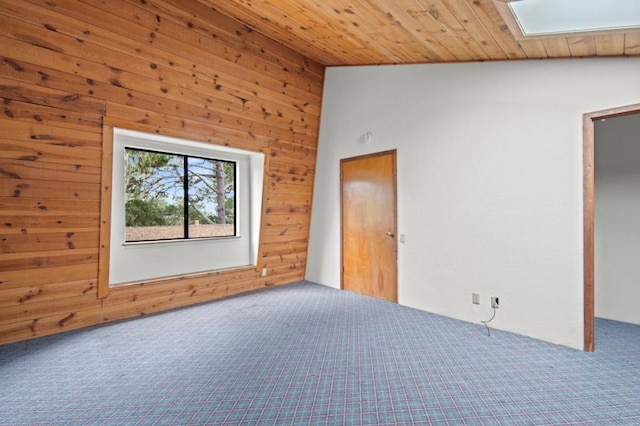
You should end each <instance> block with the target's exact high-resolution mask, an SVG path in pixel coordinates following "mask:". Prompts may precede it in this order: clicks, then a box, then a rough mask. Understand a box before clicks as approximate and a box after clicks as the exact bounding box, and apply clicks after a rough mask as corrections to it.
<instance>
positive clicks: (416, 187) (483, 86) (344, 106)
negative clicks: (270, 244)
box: [307, 58, 640, 348]
mask: <svg viewBox="0 0 640 426" xmlns="http://www.w3.org/2000/svg"><path fill="white" fill-rule="evenodd" d="M639 76H640V59H638V58H633V59H631V58H617V59H580V60H578V59H573V60H555V61H551V60H548V61H522V62H492V63H468V64H438V65H405V66H377V67H375V66H374V67H346V68H329V69H327V72H326V78H325V89H324V98H323V108H322V121H321V128H320V139H319V151H318V161H317V170H316V181H315V189H314V200H313V215H312V222H311V235H310V246H309V260H308V266H307V279H309V280H311V281H315V282H318V283H321V284H325V285H328V286H332V287H339V286H340V273H339V267H340V241H339V239H340V194H339V188H340V185H339V159H341V158H346V157H351V156H356V155H361V154H366V153H370V152H376V151H383V150H388V149H393V148H397V150H398V232H399V233H403V234H406V243H405V244H400V245H399V246H400V247H399V258H398V264H399V302H400V303H401V304H403V305H408V306H412V307H415V308H419V309H424V310H427V311H431V312H435V313H439V314H443V315H447V316H451V317H454V318H459V319H463V320H467V321H471V322H474V323H477V322H479V321H480V320H481V319H488V318H489V317H490V315H491V308H490V305H489V297H490V296H498V297H500V298H501V307H500V309H499V312H498V315H497V317H496V318H495V320H494V321H493V322H492V323H491V324H492V325H493V326H494V327H497V328H500V329H505V330H511V331H514V332H517V333H520V334H524V335H529V336H533V337H536V338H540V339H544V340H548V341H551V342H556V343H560V344H565V345H568V346H572V347H576V348H582V345H583V343H582V341H583V325H582V323H583V273H582V229H583V228H582V114H583V113H585V112H590V111H596V110H601V109H605V108H610V107H614V106H620V105H626V104H632V103H637V102H640V78H639ZM365 132H372V133H373V142H372V143H371V144H367V145H363V144H360V143H359V140H360V138H361V136H362V135H363V134H364V133H365ZM473 291H478V292H480V294H481V305H480V306H477V305H472V304H471V293H472V292H473Z"/></svg>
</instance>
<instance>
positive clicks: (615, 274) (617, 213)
mask: <svg viewBox="0 0 640 426" xmlns="http://www.w3.org/2000/svg"><path fill="white" fill-rule="evenodd" d="M595 141H596V144H595V148H596V149H595V160H596V161H595V184H596V196H595V272H596V274H595V290H596V292H595V295H596V298H595V302H596V303H595V308H596V316H598V317H602V318H609V319H613V320H617V321H624V322H630V323H633V324H640V307H639V306H638V301H640V114H634V115H629V116H625V117H618V118H613V119H608V120H606V121H600V122H597V123H596V125H595Z"/></svg>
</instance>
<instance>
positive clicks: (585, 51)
mask: <svg viewBox="0 0 640 426" xmlns="http://www.w3.org/2000/svg"><path fill="white" fill-rule="evenodd" d="M567 42H568V43H569V50H570V51H571V56H575V57H585V56H595V55H596V41H595V39H594V38H593V36H587V35H585V36H572V37H567Z"/></svg>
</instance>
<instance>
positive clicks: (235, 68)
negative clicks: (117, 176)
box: [0, 0, 324, 344]
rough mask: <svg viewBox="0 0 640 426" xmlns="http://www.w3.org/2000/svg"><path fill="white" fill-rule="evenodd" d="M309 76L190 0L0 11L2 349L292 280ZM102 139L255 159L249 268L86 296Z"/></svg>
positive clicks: (316, 94) (303, 232)
mask: <svg viewBox="0 0 640 426" xmlns="http://www.w3.org/2000/svg"><path fill="white" fill-rule="evenodd" d="M178 5H179V6H178ZM323 75H324V68H323V67H322V66H321V65H320V64H318V63H315V62H313V61H311V60H309V59H307V58H305V57H303V56H301V55H299V54H297V53H295V52H293V51H291V50H289V49H287V48H286V47H284V46H282V45H280V44H278V43H276V42H273V41H271V40H269V39H267V38H266V37H263V36H261V35H260V34H258V33H256V32H254V31H252V30H251V29H249V28H247V27H245V26H243V25H242V24H239V23H238V22H236V21H233V20H231V19H229V18H227V17H225V16H223V15H220V14H219V13H217V12H215V11H213V10H211V9H210V8H208V7H206V6H204V5H203V4H202V3H199V2H198V1H197V0H184V1H181V2H175V1H170V0H138V1H136V0H108V1H107V0H102V1H101V0H81V1H80V0H55V2H52V1H48V0H29V1H26V0H25V1H23V0H0V96H2V101H3V103H2V106H1V108H2V110H1V111H0V344H4V343H9V342H14V341H19V340H24V339H29V338H33V337H37V336H44V335H48V334H53V333H58V332H62V331H66V330H70V329H75V328H80V327H85V326H89V325H93V324H98V323H103V322H108V321H113V320H117V319H121V318H127V317H132V316H137V315H143V314H146V313H150V312H155V311H161V310H166V309H171V308H174V307H177V306H184V305H189V304H193V303H198V302H203V301H208V300H213V299H216V298H220V297H224V296H227V295H231V294H236V293H240V292H244V291H249V290H253V289H257V288H262V287H265V286H271V285H278V284H283V283H288V282H292V281H296V280H299V279H302V278H303V277H304V270H305V265H306V253H307V238H308V232H309V220H310V209H311V196H312V189H313V177H314V167H315V159H316V144H317V134H318V125H319V115H320V107H321V95H322V84H323ZM114 125H117V126H120V127H126V128H130V129H135V130H143V131H150V132H159V133H162V134H167V135H172V136H181V137H186V138H189V139H195V140H206V141H211V142H214V143H217V144H225V145H229V146H235V147H240V148H245V149H252V150H261V151H263V152H266V153H268V163H267V164H268V168H267V170H266V176H267V181H266V193H265V195H264V198H265V200H266V204H265V214H264V217H263V222H262V226H261V248H260V253H259V262H258V267H257V270H256V269H255V268H241V269H238V270H231V271H217V272H215V271H214V272H211V273H205V274H198V275H193V276H187V277H177V278H173V279H165V280H161V281H160V282H153V283H139V284H135V285H130V286H124V287H118V288H112V289H110V290H109V292H108V295H107V297H106V298H104V299H99V298H98V294H97V291H98V263H99V253H100V250H99V238H100V219H101V218H100V211H101V210H100V200H101V193H102V191H101V188H102V186H101V174H102V160H101V152H102V144H103V139H104V137H103V126H107V127H108V126H114ZM105 134H107V135H108V132H105ZM107 139H108V138H107ZM263 267H265V268H267V270H268V274H267V276H266V277H264V278H263V277H260V274H259V273H258V271H259V270H261V269H262V268H263ZM101 287H102V285H101Z"/></svg>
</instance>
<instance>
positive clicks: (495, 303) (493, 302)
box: [491, 296, 500, 309]
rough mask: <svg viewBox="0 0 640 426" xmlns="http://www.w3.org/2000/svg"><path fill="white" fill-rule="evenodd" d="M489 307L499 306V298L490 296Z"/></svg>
mask: <svg viewBox="0 0 640 426" xmlns="http://www.w3.org/2000/svg"><path fill="white" fill-rule="evenodd" d="M491 307H492V308H496V309H498V308H499V307H500V299H499V298H497V297H495V296H491Z"/></svg>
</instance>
